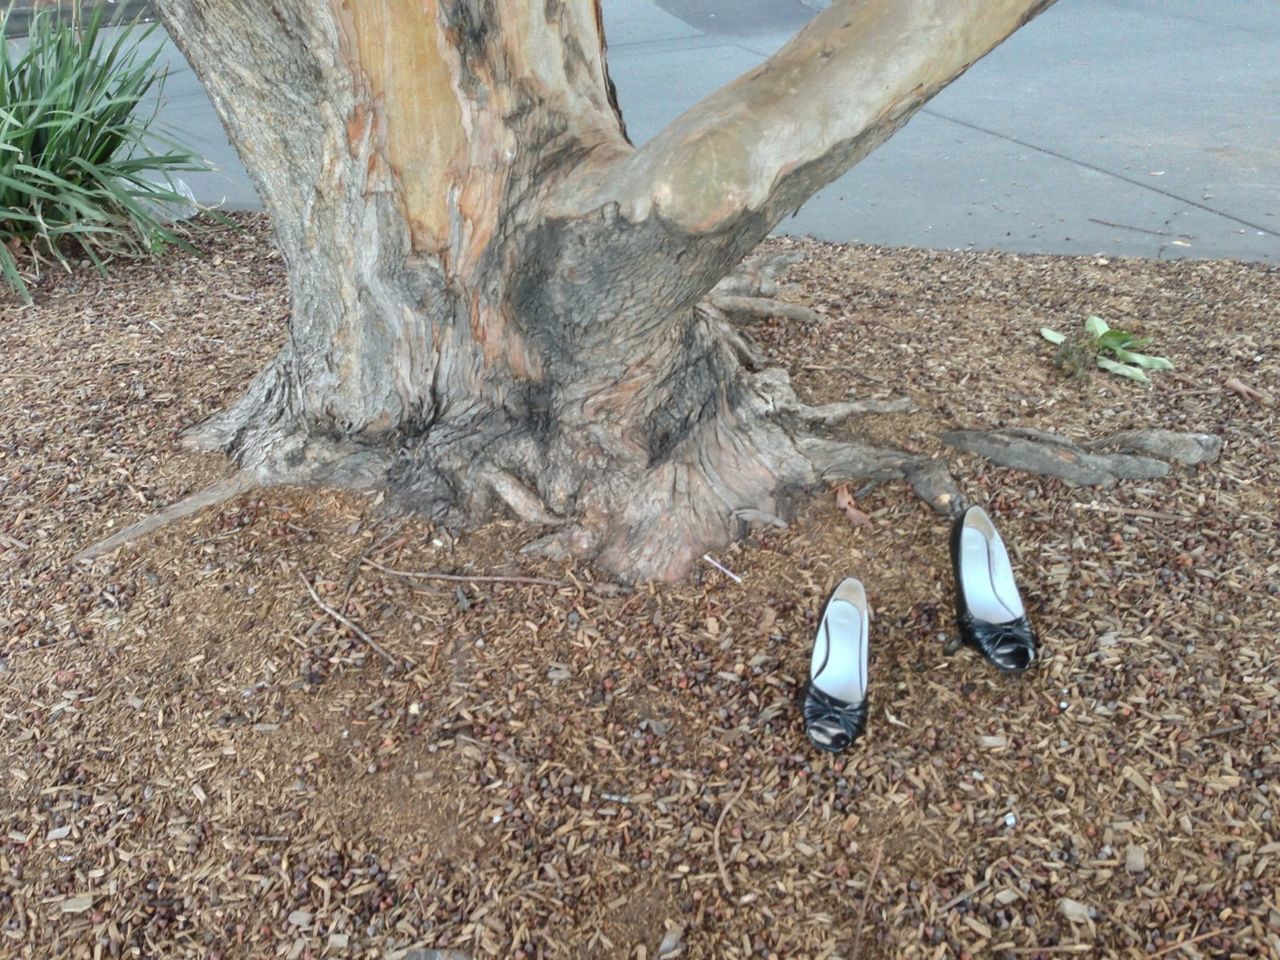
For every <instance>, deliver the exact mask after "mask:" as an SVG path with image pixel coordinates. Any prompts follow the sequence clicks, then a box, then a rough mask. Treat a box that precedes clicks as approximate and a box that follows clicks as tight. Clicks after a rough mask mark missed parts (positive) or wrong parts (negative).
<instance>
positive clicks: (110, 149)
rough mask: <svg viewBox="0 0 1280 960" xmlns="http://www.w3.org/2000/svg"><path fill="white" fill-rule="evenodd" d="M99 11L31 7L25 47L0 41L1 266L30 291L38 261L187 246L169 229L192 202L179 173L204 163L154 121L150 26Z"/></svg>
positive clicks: (156, 72) (155, 74) (159, 82)
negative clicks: (106, 18)
mask: <svg viewBox="0 0 1280 960" xmlns="http://www.w3.org/2000/svg"><path fill="white" fill-rule="evenodd" d="M8 20H9V13H8V12H7V11H6V12H4V13H3V14H0V28H3V30H4V32H5V34H6V36H7V32H8V31H7V28H8ZM102 20H103V10H102V8H99V9H97V10H95V11H94V12H93V13H92V14H90V15H89V16H88V18H87V19H84V20H82V19H81V18H80V16H79V15H78V9H77V11H76V12H74V13H72V15H70V16H65V15H60V14H59V13H58V12H56V11H54V12H47V11H37V12H36V13H35V15H34V16H33V18H32V20H31V24H30V29H29V32H28V36H27V39H26V42H25V46H24V45H22V43H21V41H17V40H9V39H6V40H4V41H3V42H0V272H3V274H4V277H5V279H6V280H7V281H8V283H9V284H10V285H11V286H12V287H13V288H14V289H15V290H17V292H18V293H19V295H20V296H22V297H23V299H25V300H27V301H28V302H29V301H30V293H29V291H28V290H27V285H26V282H25V281H24V278H23V273H24V272H29V273H30V274H37V275H38V273H39V271H40V269H41V267H42V266H43V265H47V264H51V263H58V264H61V265H62V266H64V267H69V265H70V258H71V257H78V256H79V255H81V254H83V255H84V256H85V257H87V258H88V259H89V260H91V261H92V262H93V263H94V264H95V265H96V266H97V267H98V269H99V270H101V271H104V272H105V269H106V262H107V260H109V259H110V258H111V257H115V256H125V257H141V256H146V255H150V254H154V253H158V252H160V251H161V250H163V249H164V248H165V247H166V246H168V245H170V244H174V245H177V246H181V247H187V248H189V244H187V243H186V242H185V241H184V240H183V239H182V238H181V237H180V236H179V235H178V234H177V233H175V232H174V230H173V229H171V223H172V221H173V220H175V219H178V218H179V217H180V216H181V215H183V213H189V212H191V211H192V206H193V204H192V198H191V195H190V192H189V191H187V189H186V186H185V184H183V183H182V182H181V181H179V180H177V179H176V178H175V176H174V174H175V173H177V172H179V171H188V170H207V169H209V167H208V165H207V164H206V163H205V162H204V161H203V160H201V159H200V158H199V157H198V156H197V155H196V154H195V153H193V152H192V151H191V150H189V149H187V148H186V147H183V146H182V145H181V144H179V143H177V142H176V141H174V140H172V139H170V138H169V137H166V136H163V135H161V134H160V133H159V132H158V130H157V129H156V127H155V120H156V113H157V111H158V109H159V96H158V95H159V93H160V90H161V88H162V87H163V82H164V75H165V71H164V69H163V68H162V67H160V66H158V64H157V60H158V57H159V54H160V49H161V47H160V44H155V45H154V48H153V49H152V50H151V51H150V52H147V51H146V50H145V49H144V47H145V44H146V41H147V40H148V39H149V38H150V37H151V36H152V35H153V33H154V32H155V30H156V25H155V24H152V25H150V26H142V25H139V24H129V25H126V26H122V27H118V28H114V29H113V30H111V31H108V30H106V29H104V27H103V22H102ZM111 33H114V34H115V35H114V37H112V36H111V35H110V34H111ZM153 91H154V92H155V94H156V97H155V98H154V99H153V100H151V101H149V102H147V103H144V100H145V99H146V98H147V97H148V94H150V93H152V92H153Z"/></svg>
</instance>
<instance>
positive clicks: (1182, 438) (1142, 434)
mask: <svg viewBox="0 0 1280 960" xmlns="http://www.w3.org/2000/svg"><path fill="white" fill-rule="evenodd" d="M1084 446H1085V447H1086V448H1087V449H1089V450H1114V451H1117V452H1119V453H1138V454H1145V455H1146V456H1150V457H1159V458H1160V459H1161V460H1169V461H1171V462H1176V463H1183V464H1186V465H1188V466H1193V465H1195V464H1197V463H1213V462H1214V461H1215V460H1217V459H1218V457H1219V456H1220V455H1221V454H1222V438H1221V437H1219V436H1217V435H1216V434H1212V433H1179V432H1177V431H1175V430H1125V431H1124V432H1122V433H1116V434H1113V435H1111V436H1109V437H1102V438H1101V439H1099V440H1094V441H1092V442H1090V443H1086V444H1085V445H1084Z"/></svg>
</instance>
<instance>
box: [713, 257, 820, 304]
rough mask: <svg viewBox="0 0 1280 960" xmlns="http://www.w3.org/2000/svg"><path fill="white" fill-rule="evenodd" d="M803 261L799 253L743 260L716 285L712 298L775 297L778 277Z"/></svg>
mask: <svg viewBox="0 0 1280 960" xmlns="http://www.w3.org/2000/svg"><path fill="white" fill-rule="evenodd" d="M803 259H804V257H803V255H801V254H799V253H795V252H787V253H775V254H772V255H765V256H759V257H752V258H750V259H748V260H744V261H743V262H742V263H741V264H739V266H738V269H737V270H735V271H734V272H733V273H731V274H729V276H727V277H725V278H724V279H723V280H721V281H720V282H719V283H717V284H716V286H715V289H714V290H712V296H724V297H776V296H777V295H778V277H780V276H781V275H782V274H783V273H784V272H785V271H786V270H787V268H789V267H791V266H793V265H795V264H797V263H800V262H801V261H802V260H803Z"/></svg>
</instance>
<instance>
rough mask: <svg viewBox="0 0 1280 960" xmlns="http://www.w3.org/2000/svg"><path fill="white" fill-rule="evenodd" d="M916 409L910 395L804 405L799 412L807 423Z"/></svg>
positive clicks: (827, 422) (829, 422)
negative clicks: (891, 398)
mask: <svg viewBox="0 0 1280 960" xmlns="http://www.w3.org/2000/svg"><path fill="white" fill-rule="evenodd" d="M914 409H916V405H915V402H914V401H912V399H911V398H910V397H898V398H896V399H893V400H846V401H843V402H840V403H823V404H819V405H818V406H815V407H810V406H804V405H802V406H801V407H800V408H799V410H798V411H797V413H798V414H799V416H800V418H801V419H802V420H804V421H805V422H806V423H825V424H833V423H839V422H840V421H842V420H848V419H850V418H851V417H863V416H866V415H868V414H873V413H910V412H911V411H912V410H914Z"/></svg>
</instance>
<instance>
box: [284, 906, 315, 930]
mask: <svg viewBox="0 0 1280 960" xmlns="http://www.w3.org/2000/svg"><path fill="white" fill-rule="evenodd" d="M289 923H290V924H292V925H293V926H295V927H309V926H311V914H310V913H308V912H307V911H306V910H295V911H293V913H291V914H289Z"/></svg>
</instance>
